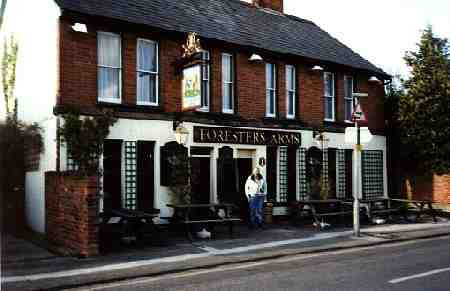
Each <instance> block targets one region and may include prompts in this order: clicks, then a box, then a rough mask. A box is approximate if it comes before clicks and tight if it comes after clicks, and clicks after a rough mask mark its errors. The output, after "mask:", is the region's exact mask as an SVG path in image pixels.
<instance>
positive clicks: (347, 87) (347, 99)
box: [344, 76, 353, 122]
mask: <svg viewBox="0 0 450 291" xmlns="http://www.w3.org/2000/svg"><path fill="white" fill-rule="evenodd" d="M344 107H345V121H347V122H351V121H352V113H353V77H350V76H345V77H344Z"/></svg>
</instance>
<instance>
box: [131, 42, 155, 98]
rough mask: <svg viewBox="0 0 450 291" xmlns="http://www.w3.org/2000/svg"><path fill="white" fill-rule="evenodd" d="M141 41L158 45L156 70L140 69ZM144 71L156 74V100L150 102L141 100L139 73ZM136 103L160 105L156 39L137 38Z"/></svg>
mask: <svg viewBox="0 0 450 291" xmlns="http://www.w3.org/2000/svg"><path fill="white" fill-rule="evenodd" d="M141 42H147V43H151V44H155V45H156V71H153V72H152V71H147V70H140V69H139V60H140V57H139V55H140V54H139V46H140V43H141ZM141 72H142V73H144V74H148V75H154V76H155V87H156V88H155V89H156V92H155V93H156V96H155V97H156V102H150V101H140V100H139V95H138V94H139V92H140V90H139V76H138V74H139V73H141ZM136 104H137V105H142V106H159V43H158V42H157V41H155V40H151V39H146V38H137V39H136Z"/></svg>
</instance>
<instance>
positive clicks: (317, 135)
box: [313, 130, 330, 151]
mask: <svg viewBox="0 0 450 291" xmlns="http://www.w3.org/2000/svg"><path fill="white" fill-rule="evenodd" d="M313 139H314V142H315V143H316V144H317V145H318V146H319V147H321V148H322V151H323V150H324V149H326V148H328V142H329V141H330V139H329V138H327V137H326V136H325V134H324V132H323V131H320V130H319V131H313Z"/></svg>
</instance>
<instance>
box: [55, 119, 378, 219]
mask: <svg viewBox="0 0 450 291" xmlns="http://www.w3.org/2000/svg"><path fill="white" fill-rule="evenodd" d="M183 125H184V127H186V128H187V129H188V130H189V132H190V135H189V138H188V142H187V145H186V146H187V147H190V146H205V147H212V148H213V151H212V155H211V158H212V175H211V179H212V181H211V183H212V185H211V186H212V188H211V189H212V192H213V193H212V196H213V197H212V198H213V199H212V201H216V199H217V186H216V185H217V183H216V173H215V168H216V164H215V160H216V159H217V158H218V150H219V148H221V147H223V146H229V147H231V148H232V149H233V155H234V157H235V158H237V157H238V155H239V150H251V151H252V152H253V153H254V156H253V165H254V166H256V164H257V160H258V158H259V157H266V147H265V146H255V145H236V144H217V143H211V144H209V143H194V141H193V127H194V126H206V125H204V124H196V123H189V122H184V123H183ZM207 126H209V127H213V126H210V125H207ZM253 129H254V128H253ZM300 132H301V133H302V147H305V148H309V147H311V146H317V144H316V143H315V142H314V139H313V134H312V132H311V131H300ZM325 135H326V137H327V138H329V139H330V142H329V147H334V148H340V149H352V148H353V147H354V145H351V144H345V142H344V134H343V133H325ZM108 138H111V139H123V140H124V141H138V140H149V141H155V157H154V158H155V159H154V160H155V201H154V205H155V207H157V208H160V209H161V216H170V215H171V214H172V213H171V209H170V208H167V207H166V204H167V203H169V202H170V197H169V189H168V187H164V186H161V185H160V184H159V183H160V165H159V161H160V147H162V146H164V144H165V143H167V142H170V141H175V137H174V133H173V129H172V122H171V121H158V120H131V119H119V120H118V122H117V123H116V124H115V125H114V126H113V127H112V128H111V132H110V135H109V136H108ZM364 149H369V150H382V151H383V152H384V153H385V152H386V139H385V137H383V136H374V137H373V139H372V141H371V142H370V143H369V144H367V145H366V146H365V147H364ZM62 164H63V163H62ZM263 170H264V171H265V169H263ZM385 172H386V170H385ZM249 174H250V173H249ZM385 178H386V176H385ZM385 184H386V185H387V182H386V179H385ZM385 189H387V188H386V187H385ZM385 192H386V190H385Z"/></svg>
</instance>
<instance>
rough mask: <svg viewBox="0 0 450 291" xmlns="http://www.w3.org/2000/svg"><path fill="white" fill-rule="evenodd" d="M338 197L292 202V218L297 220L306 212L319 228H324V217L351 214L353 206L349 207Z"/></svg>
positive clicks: (340, 216)
mask: <svg viewBox="0 0 450 291" xmlns="http://www.w3.org/2000/svg"><path fill="white" fill-rule="evenodd" d="M342 202H343V201H342V200H338V199H324V200H302V201H295V202H293V203H291V219H293V221H294V222H297V221H298V220H299V219H301V218H302V217H303V216H304V213H305V212H306V213H307V214H309V215H310V216H312V218H313V220H314V225H315V226H316V227H318V228H319V229H320V228H322V227H321V226H322V224H321V222H322V221H323V218H324V217H333V216H337V217H339V218H342V217H343V216H345V215H351V214H352V210H351V207H350V208H349V207H347V205H346V204H344V203H342Z"/></svg>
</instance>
